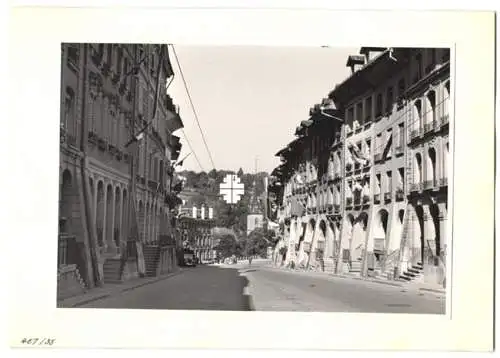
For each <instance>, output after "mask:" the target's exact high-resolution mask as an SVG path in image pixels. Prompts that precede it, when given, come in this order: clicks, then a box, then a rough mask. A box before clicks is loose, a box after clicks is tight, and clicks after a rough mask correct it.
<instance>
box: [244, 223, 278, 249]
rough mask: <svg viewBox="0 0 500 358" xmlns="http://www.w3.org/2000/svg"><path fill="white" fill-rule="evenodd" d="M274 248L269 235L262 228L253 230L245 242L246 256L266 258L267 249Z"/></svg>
mask: <svg viewBox="0 0 500 358" xmlns="http://www.w3.org/2000/svg"><path fill="white" fill-rule="evenodd" d="M269 246H274V243H273V239H272V236H271V233H270V232H269V231H266V230H264V229H262V228H258V229H255V230H253V231H252V232H251V233H250V234H249V235H248V237H247V238H246V240H245V250H244V252H245V254H246V256H267V248H268V247H269Z"/></svg>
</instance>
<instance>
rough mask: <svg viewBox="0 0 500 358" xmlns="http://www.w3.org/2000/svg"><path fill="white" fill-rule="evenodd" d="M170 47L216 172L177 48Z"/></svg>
mask: <svg viewBox="0 0 500 358" xmlns="http://www.w3.org/2000/svg"><path fill="white" fill-rule="evenodd" d="M170 46H172V50H173V52H174V57H175V60H176V62H177V66H178V67H179V72H180V74H181V77H182V82H183V83H184V88H185V89H186V93H187V96H188V99H189V103H190V105H191V109H192V110H193V114H194V118H195V120H196V123H197V125H198V128H199V130H200V133H201V138H202V140H203V143H204V145H205V148H206V150H207V153H208V156H209V158H210V162H211V163H212V168H213V169H214V170H215V163H214V159H213V157H212V153H211V152H210V149H209V147H208V144H207V140H206V138H205V133H204V131H203V129H202V128H201V124H200V120H199V118H198V113H197V112H196V108H195V106H194V103H193V99H192V98H191V93H190V92H189V88H188V86H187V83H186V78H185V77H184V72H183V71H182V67H181V64H180V62H179V58H178V56H177V52H176V51H175V46H174V45H173V44H171V45H170Z"/></svg>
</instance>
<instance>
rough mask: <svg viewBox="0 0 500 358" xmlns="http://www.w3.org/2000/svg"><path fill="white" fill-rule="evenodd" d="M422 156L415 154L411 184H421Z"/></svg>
mask: <svg viewBox="0 0 500 358" xmlns="http://www.w3.org/2000/svg"><path fill="white" fill-rule="evenodd" d="M422 181H423V180H422V156H421V155H420V153H416V154H415V173H414V175H413V183H414V184H417V185H419V184H421V183H422Z"/></svg>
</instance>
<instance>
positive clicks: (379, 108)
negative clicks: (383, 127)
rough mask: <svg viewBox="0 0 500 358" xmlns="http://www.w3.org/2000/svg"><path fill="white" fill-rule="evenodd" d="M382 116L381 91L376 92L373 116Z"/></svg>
mask: <svg viewBox="0 0 500 358" xmlns="http://www.w3.org/2000/svg"><path fill="white" fill-rule="evenodd" d="M380 116H382V93H379V94H377V104H376V108H375V117H377V118H378V117H380Z"/></svg>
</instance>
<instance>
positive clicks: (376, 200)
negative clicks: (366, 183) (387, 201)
mask: <svg viewBox="0 0 500 358" xmlns="http://www.w3.org/2000/svg"><path fill="white" fill-rule="evenodd" d="M373 202H374V203H375V204H378V203H380V194H373Z"/></svg>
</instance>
